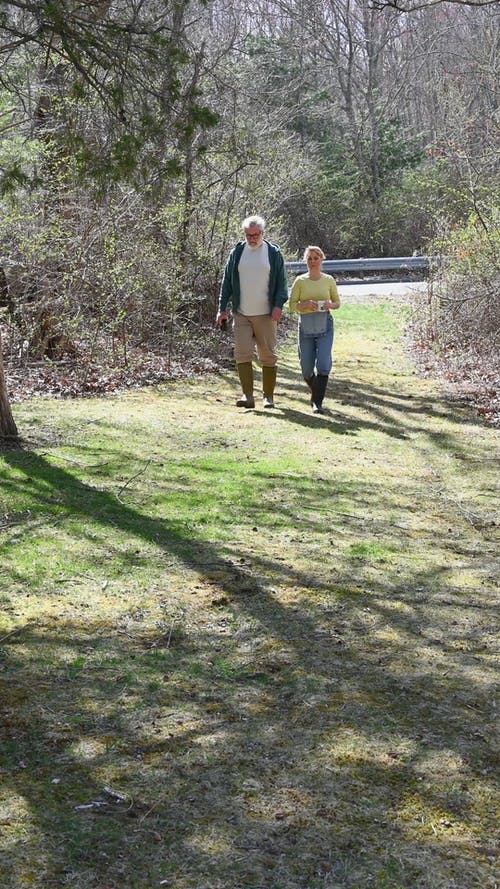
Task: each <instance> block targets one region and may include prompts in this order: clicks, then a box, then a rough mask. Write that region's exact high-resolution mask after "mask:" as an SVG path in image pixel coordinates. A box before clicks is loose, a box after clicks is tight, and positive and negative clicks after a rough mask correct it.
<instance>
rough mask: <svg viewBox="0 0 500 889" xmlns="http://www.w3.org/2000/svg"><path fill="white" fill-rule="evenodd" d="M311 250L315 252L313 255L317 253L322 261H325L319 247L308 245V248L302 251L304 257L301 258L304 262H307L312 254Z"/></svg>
mask: <svg viewBox="0 0 500 889" xmlns="http://www.w3.org/2000/svg"><path fill="white" fill-rule="evenodd" d="M313 250H314V251H315V253H319V255H320V256H321V259H322V260H323V259H326V256H325V254H324V253H323V251H322V249H321V247H317V246H316V244H309V246H308V247H306V249H305V250H304V256H303V259H304V261H306V260H307V257H308V256H309V254H310V253H312V251H313Z"/></svg>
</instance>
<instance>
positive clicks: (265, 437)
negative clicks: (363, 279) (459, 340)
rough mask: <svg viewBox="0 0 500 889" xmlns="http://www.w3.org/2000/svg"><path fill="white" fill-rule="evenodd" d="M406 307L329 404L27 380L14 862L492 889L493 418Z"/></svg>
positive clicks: (372, 337) (3, 497)
mask: <svg viewBox="0 0 500 889" xmlns="http://www.w3.org/2000/svg"><path fill="white" fill-rule="evenodd" d="M401 326H402V318H401V315H400V310H399V308H398V306H397V305H396V304H392V305H381V304H366V305H355V304H350V305H346V306H344V307H343V308H342V309H341V310H340V312H339V313H338V317H337V327H336V345H335V370H334V374H333V377H332V380H331V385H330V388H329V393H328V397H327V405H328V413H327V414H325V415H324V416H323V417H319V416H313V415H312V414H311V413H310V407H309V405H308V398H307V392H306V387H305V385H304V383H303V381H302V380H301V378H300V374H299V373H298V367H297V359H296V355H295V344H294V340H293V335H292V339H291V341H290V344H289V345H288V346H283V347H282V356H281V363H280V371H279V380H278V387H277V397H276V404H277V407H276V410H275V411H264V410H262V409H260V407H258V408H257V410H255V411H248V412H238V411H237V410H236V409H235V407H234V396H235V394H236V381H235V379H234V375H233V373H232V372H231V371H228V372H227V374H224V373H222V374H220V375H218V376H214V377H210V378H203V379H196V380H192V381H190V382H189V383H180V382H172V383H171V384H169V385H165V386H159V387H157V388H149V389H147V390H144V391H139V390H138V391H134V392H130V393H126V394H122V395H115V396H113V397H109V398H106V399H90V400H75V401H70V402H61V401H39V402H37V401H29V402H24V403H23V404H21V405H19V406H18V408H17V409H16V422H17V423H18V426H19V428H20V429H21V431H22V433H23V436H24V445H23V448H21V449H19V450H17V451H10V452H5V453H4V454H3V455H2V458H1V461H0V470H1V478H0V484H1V487H0V505H1V509H0V544H1V558H2V578H1V587H0V590H1V592H0V595H1V599H0V607H1V612H0V615H1V626H0V702H1V707H2V716H1V727H0V732H1V759H0V771H1V777H2V781H1V787H2V789H1V791H0V848H1V850H2V855H1V857H0V883H1V885H2V886H5V887H6V889H14V887H15V889H20V887H28V886H30V887H44V889H45V887H49V886H60V887H66V886H67V887H76V889H123V887H127V889H151V887H155V886H171V887H175V889H203V887H206V889H222V887H224V889H239V887H251V889H260V887H262V889H295V887H297V889H299V887H300V889H319V887H331V889H333V887H335V889H340V887H341V889H365V887H366V889H371V887H377V889H452V887H453V889H458V887H460V889H465V887H467V889H473V887H477V889H493V887H495V886H496V871H495V853H496V845H495V818H496V812H497V810H498V799H497V798H496V785H495V764H496V759H495V757H496V753H497V749H498V748H497V746H496V740H497V739H496V719H495V717H496V710H495V700H494V691H495V679H496V675H497V673H496V667H497V663H498V662H497V659H496V650H495V633H494V615H495V608H496V606H497V604H498V596H497V593H498V587H497V577H498V561H497V556H498V534H497V531H498V525H497V522H498V515H497V503H498V498H497V494H498V490H497V479H498V477H497V474H496V464H495V462H494V460H495V457H496V456H497V447H498V442H497V438H496V433H495V431H494V430H493V429H488V428H486V427H484V426H483V425H480V424H479V423H477V421H476V419H475V418H474V416H473V415H472V414H471V413H470V412H468V410H467V409H466V408H465V407H464V406H460V405H457V404H451V403H450V402H449V401H448V400H447V398H446V397H445V396H444V394H443V392H442V391H441V390H440V389H439V388H438V387H437V385H436V384H435V382H434V381H432V380H431V379H421V377H420V376H419V375H418V373H416V372H415V368H414V367H413V366H412V364H411V363H409V361H408V359H407V358H406V357H405V355H404V354H403V351H402V347H401Z"/></svg>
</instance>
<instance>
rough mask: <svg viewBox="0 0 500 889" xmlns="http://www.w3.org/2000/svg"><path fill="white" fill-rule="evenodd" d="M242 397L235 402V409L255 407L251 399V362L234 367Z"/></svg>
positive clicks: (252, 398)
mask: <svg viewBox="0 0 500 889" xmlns="http://www.w3.org/2000/svg"><path fill="white" fill-rule="evenodd" d="M236 367H237V370H238V376H239V378H240V383H241V388H242V389H243V395H241V396H240V397H239V398H238V400H237V401H236V407H255V399H254V397H253V367H252V362H251V361H245V362H244V363H242V364H237V365H236Z"/></svg>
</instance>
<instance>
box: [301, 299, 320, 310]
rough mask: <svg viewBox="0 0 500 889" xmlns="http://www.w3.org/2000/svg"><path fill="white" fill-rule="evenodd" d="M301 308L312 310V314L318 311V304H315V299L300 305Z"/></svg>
mask: <svg viewBox="0 0 500 889" xmlns="http://www.w3.org/2000/svg"><path fill="white" fill-rule="evenodd" d="M299 308H300V309H301V310H302V309H310V311H312V312H317V311H318V303H317V302H314V300H313V299H308V300H304V302H301V303H299Z"/></svg>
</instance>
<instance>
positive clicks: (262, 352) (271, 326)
mask: <svg viewBox="0 0 500 889" xmlns="http://www.w3.org/2000/svg"><path fill="white" fill-rule="evenodd" d="M276 326H277V325H276V321H273V319H272V318H271V316H270V315H241V314H240V313H239V312H236V314H235V315H234V317H233V334H234V357H235V359H236V364H245V363H246V362H248V361H253V356H254V351H255V347H257V354H258V356H259V359H260V362H261V364H262V366H263V367H276V364H277V361H278V354H277V352H276Z"/></svg>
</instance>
